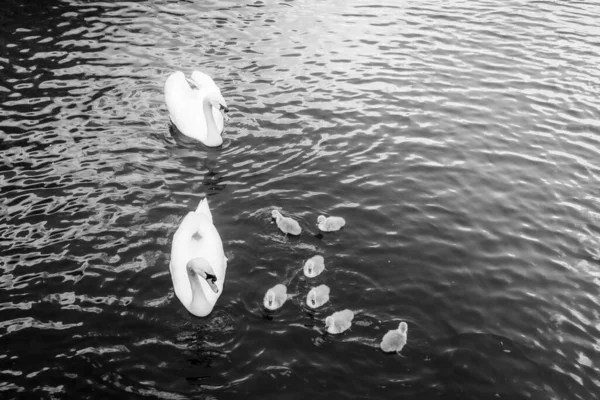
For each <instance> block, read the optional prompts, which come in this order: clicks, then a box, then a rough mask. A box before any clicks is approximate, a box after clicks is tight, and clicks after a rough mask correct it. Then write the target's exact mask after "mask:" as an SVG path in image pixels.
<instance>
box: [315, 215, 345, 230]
mask: <svg viewBox="0 0 600 400" xmlns="http://www.w3.org/2000/svg"><path fill="white" fill-rule="evenodd" d="M344 225H346V220H345V219H344V218H342V217H325V216H324V215H319V217H318V218H317V226H318V227H319V230H321V231H323V232H333V231H339V230H340V229H342V228H343V227H344Z"/></svg>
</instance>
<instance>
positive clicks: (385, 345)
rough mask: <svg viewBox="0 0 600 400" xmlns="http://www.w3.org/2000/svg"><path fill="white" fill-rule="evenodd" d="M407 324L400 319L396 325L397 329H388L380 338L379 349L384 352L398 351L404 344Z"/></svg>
mask: <svg viewBox="0 0 600 400" xmlns="http://www.w3.org/2000/svg"><path fill="white" fill-rule="evenodd" d="M407 331H408V325H406V322H404V321H402V322H400V324H399V325H398V329H393V330H391V331H388V332H387V333H386V334H385V335H384V336H383V339H382V340H381V343H380V345H379V347H381V350H383V351H385V352H386V353H390V352H393V351H395V352H400V351H401V350H402V348H403V347H404V346H405V345H406V341H407V334H408V332H407Z"/></svg>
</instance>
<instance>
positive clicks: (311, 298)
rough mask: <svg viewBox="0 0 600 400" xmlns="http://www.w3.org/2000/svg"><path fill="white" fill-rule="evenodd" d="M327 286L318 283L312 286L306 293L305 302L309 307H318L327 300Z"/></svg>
mask: <svg viewBox="0 0 600 400" xmlns="http://www.w3.org/2000/svg"><path fill="white" fill-rule="evenodd" d="M329 291H330V289H329V286H327V285H320V286H317V287H315V288H312V289H311V290H310V292H308V294H307V295H306V304H307V305H308V306H309V307H310V308H318V307H321V306H322V305H323V304H325V303H327V302H328V301H329Z"/></svg>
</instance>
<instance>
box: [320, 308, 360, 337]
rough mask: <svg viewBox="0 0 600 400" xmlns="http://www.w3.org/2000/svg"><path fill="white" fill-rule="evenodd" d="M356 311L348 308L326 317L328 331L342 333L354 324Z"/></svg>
mask: <svg viewBox="0 0 600 400" xmlns="http://www.w3.org/2000/svg"><path fill="white" fill-rule="evenodd" d="M353 319H354V313H353V312H352V311H350V310H348V309H346V310H342V311H337V312H334V313H333V314H331V315H330V316H329V317H327V318H325V327H326V328H327V332H329V333H332V334H337V333H342V332H344V331H346V330H348V329H349V328H350V326H352V320H353Z"/></svg>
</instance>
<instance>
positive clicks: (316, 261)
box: [304, 255, 325, 278]
mask: <svg viewBox="0 0 600 400" xmlns="http://www.w3.org/2000/svg"><path fill="white" fill-rule="evenodd" d="M324 269H325V260H324V259H323V256H318V255H317V256H314V257H312V258H309V259H308V260H307V261H306V263H304V275H305V276H306V277H307V278H314V277H315V276H317V275H320V274H321V272H323V270H324Z"/></svg>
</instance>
